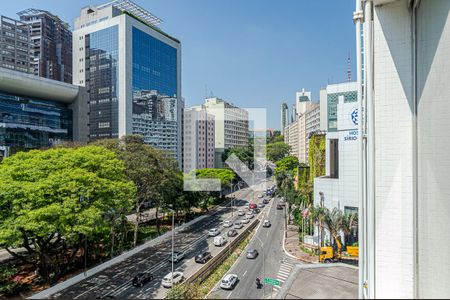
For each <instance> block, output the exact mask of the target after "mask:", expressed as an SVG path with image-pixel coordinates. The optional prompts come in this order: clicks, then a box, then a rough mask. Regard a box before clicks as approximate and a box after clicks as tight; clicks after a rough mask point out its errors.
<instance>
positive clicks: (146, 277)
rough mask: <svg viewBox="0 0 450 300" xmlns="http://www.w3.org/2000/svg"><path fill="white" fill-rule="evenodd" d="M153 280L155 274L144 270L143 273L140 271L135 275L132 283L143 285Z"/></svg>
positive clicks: (137, 285) (138, 285)
mask: <svg viewBox="0 0 450 300" xmlns="http://www.w3.org/2000/svg"><path fill="white" fill-rule="evenodd" d="M152 280H153V275H152V274H151V273H150V272H143V273H139V274H137V275H136V276H134V278H133V281H132V283H131V284H132V285H133V286H136V287H143V286H144V284H147V283H149V282H150V281H152Z"/></svg>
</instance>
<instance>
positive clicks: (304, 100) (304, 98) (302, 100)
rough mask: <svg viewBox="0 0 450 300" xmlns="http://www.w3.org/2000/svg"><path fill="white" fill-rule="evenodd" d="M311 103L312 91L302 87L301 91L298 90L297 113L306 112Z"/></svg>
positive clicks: (296, 98) (296, 96) (296, 95)
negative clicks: (306, 90)
mask: <svg viewBox="0 0 450 300" xmlns="http://www.w3.org/2000/svg"><path fill="white" fill-rule="evenodd" d="M311 103H312V100H311V92H305V89H302V91H301V92H297V93H296V94H295V111H296V113H297V115H301V114H304V113H306V111H307V110H308V109H309V105H310V104H311Z"/></svg>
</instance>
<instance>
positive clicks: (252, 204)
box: [248, 203, 258, 209]
mask: <svg viewBox="0 0 450 300" xmlns="http://www.w3.org/2000/svg"><path fill="white" fill-rule="evenodd" d="M257 207H258V206H257V205H256V203H250V205H249V206H248V208H249V209H255V208H257Z"/></svg>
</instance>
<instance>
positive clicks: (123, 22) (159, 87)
mask: <svg viewBox="0 0 450 300" xmlns="http://www.w3.org/2000/svg"><path fill="white" fill-rule="evenodd" d="M160 23H161V20H160V19H159V18H157V17H156V16H154V15H152V14H151V13H150V12H148V11H147V10H145V9H144V8H142V7H140V6H138V5H137V4H135V3H133V2H132V1H129V0H115V1H112V2H110V3H107V4H104V5H99V6H88V7H84V8H82V10H81V13H80V16H79V17H78V18H77V19H76V21H75V30H74V32H73V82H74V84H77V85H81V86H86V87H87V89H88V91H89V94H90V114H89V125H90V134H89V138H90V140H95V139H101V138H119V137H121V136H123V135H126V134H142V135H144V139H145V140H146V141H148V142H149V143H150V144H152V145H153V146H155V147H156V148H160V149H164V150H167V148H171V149H173V147H172V146H171V145H176V149H173V150H170V152H171V153H172V154H173V155H174V157H176V159H177V160H178V162H179V164H180V166H181V162H182V154H181V153H182V152H181V148H182V111H183V106H184V103H183V100H182V97H181V43H180V41H179V40H177V39H176V38H174V37H171V36H170V35H168V34H167V33H165V32H163V31H162V30H161V29H160V28H158V25H159V24H160Z"/></svg>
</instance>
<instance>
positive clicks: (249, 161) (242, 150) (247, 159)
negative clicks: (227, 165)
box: [222, 142, 254, 169]
mask: <svg viewBox="0 0 450 300" xmlns="http://www.w3.org/2000/svg"><path fill="white" fill-rule="evenodd" d="M232 154H234V155H236V156H237V158H239V159H240V160H241V161H242V162H243V163H244V164H245V165H246V166H247V167H248V168H249V169H253V164H254V153H253V142H251V143H249V146H248V147H236V148H228V149H226V150H225V152H224V153H223V157H222V161H223V162H225V161H226V160H227V159H228V158H229V157H230V156H231V155H232Z"/></svg>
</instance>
